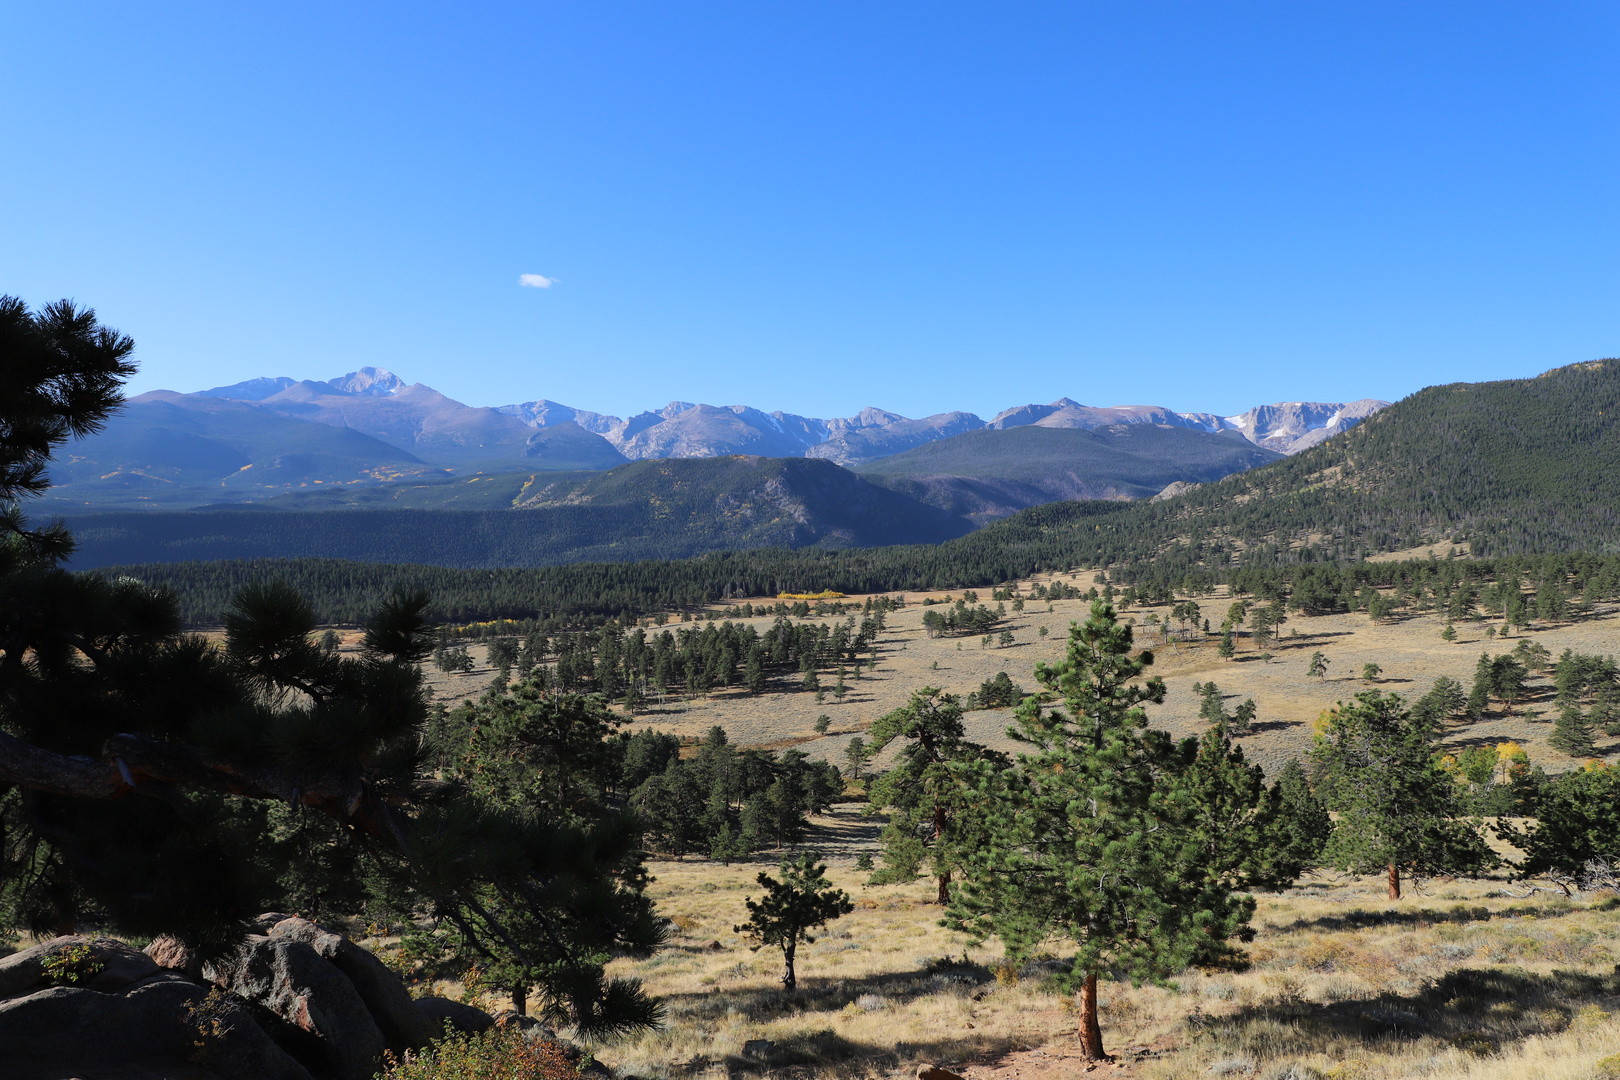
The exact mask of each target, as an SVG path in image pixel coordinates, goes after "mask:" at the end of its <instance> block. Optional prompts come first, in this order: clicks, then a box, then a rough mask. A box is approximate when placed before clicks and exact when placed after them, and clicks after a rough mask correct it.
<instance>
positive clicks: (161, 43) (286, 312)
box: [0, 0, 1620, 416]
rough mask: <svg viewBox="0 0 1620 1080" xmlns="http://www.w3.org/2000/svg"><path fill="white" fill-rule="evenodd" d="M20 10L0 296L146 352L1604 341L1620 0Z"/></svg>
mask: <svg viewBox="0 0 1620 1080" xmlns="http://www.w3.org/2000/svg"><path fill="white" fill-rule="evenodd" d="M6 23H7V29H6V32H5V34H4V35H3V36H0V107H3V109H4V115H5V117H6V124H5V127H6V131H7V140H6V141H7V145H8V150H7V152H6V153H5V154H3V155H0V197H3V199H4V205H5V208H6V209H5V214H4V218H3V220H0V291H4V292H12V293H16V294H18V295H21V296H23V297H24V298H25V299H27V300H29V301H30V302H34V303H39V302H44V301H46V300H50V299H54V298H57V297H60V296H71V297H74V298H76V299H78V300H80V301H81V302H84V303H88V304H91V305H93V306H94V307H96V308H97V309H98V311H99V312H100V313H101V315H102V317H103V318H104V319H105V320H106V321H108V322H110V323H111V324H113V325H115V326H117V327H119V328H120V329H122V330H124V331H126V332H128V333H130V334H132V335H133V336H134V337H135V338H136V340H137V342H138V343H139V346H140V350H139V358H140V361H141V363H142V365H143V367H142V371H141V374H140V375H139V376H138V377H137V378H136V380H135V381H134V383H133V384H132V386H131V390H132V391H136V392H139V391H143V390H149V389H154V388H157V387H166V388H171V389H176V390H186V391H189V390H197V389H202V388H205V387H208V386H212V385H217V384H221V383H227V382H233V381H236V380H238V379H243V378H248V377H251V376H255V375H268V374H287V375H293V376H295V377H304V378H326V377H330V376H332V375H336V374H341V373H342V372H345V371H348V370H352V369H353V368H356V367H359V366H362V365H365V364H378V365H382V366H385V367H388V368H390V369H392V370H394V371H397V372H398V373H400V374H401V375H403V376H405V377H406V378H408V379H411V380H415V381H421V382H425V383H428V384H430V385H432V386H434V387H437V388H438V389H440V390H443V391H444V392H445V393H448V394H450V395H451V396H452V397H456V398H458V399H460V400H463V401H467V402H470V403H473V404H480V405H497V404H504V403H507V402H512V401H522V400H531V399H534V398H538V397H548V398H551V399H553V400H556V401H562V402H565V403H567V404H571V405H575V406H577V407H581V408H591V409H596V410H599V411H604V412H614V413H619V414H621V415H622V414H626V413H630V412H635V411H639V410H641V409H645V408H656V407H658V406H660V405H662V404H663V403H664V402H666V401H668V400H670V399H674V398H681V399H685V400H691V401H704V402H709V403H712V404H732V403H747V404H751V405H756V406H759V407H762V408H766V409H778V408H779V409H786V410H788V411H793V412H800V413H805V414H810V415H819V416H837V415H848V414H850V413H853V412H855V411H856V410H858V409H860V408H861V407H862V406H865V405H877V406H880V407H884V408H889V409H893V410H896V411H899V412H902V413H905V414H907V415H913V416H916V415H925V414H928V413H932V412H936V411H941V410H946V409H957V408H961V409H969V410H972V411H976V412H979V413H980V414H981V415H986V416H988V415H990V414H992V413H994V412H996V411H997V410H999V409H1001V408H1003V407H1006V406H1009V405H1014V404H1021V403H1025V402H1030V401H1047V400H1051V399H1053V398H1056V397H1058V396H1060V395H1065V394H1066V395H1069V396H1071V397H1074V398H1077V399H1079V400H1081V401H1084V402H1086V403H1088V404H1099V405H1108V404H1124V403H1154V404H1163V405H1167V406H1170V407H1172V408H1177V409H1182V410H1192V409H1198V410H1206V409H1207V410H1214V411H1221V412H1235V411H1237V410H1239V409H1243V408H1246V407H1248V406H1250V405H1253V404H1256V403H1259V402H1264V401H1273V400H1297V399H1314V400H1343V399H1347V398H1356V397H1363V396H1374V397H1385V398H1390V399H1394V398H1398V397H1400V396H1403V395H1405V394H1407V393H1410V392H1411V391H1413V390H1416V389H1418V388H1420V387H1422V386H1425V385H1430V384H1433V383H1440V382H1449V381H1454V380H1474V379H1488V378H1500V377H1509V376H1522V375H1531V374H1536V373H1538V372H1540V371H1542V370H1545V369H1546V368H1549V367H1553V366H1557V365H1561V364H1566V363H1573V362H1576V361H1581V360H1587V359H1591V358H1593V357H1598V356H1610V355H1615V354H1617V353H1620V303H1617V299H1620V290H1617V285H1620V259H1617V258H1616V257H1615V252H1616V251H1617V250H1620V244H1617V241H1620V197H1617V196H1620V191H1617V190H1616V189H1617V187H1620V160H1617V158H1620V122H1617V121H1620V110H1617V105H1620V94H1617V87H1620V65H1616V64H1615V62H1614V59H1615V55H1616V46H1617V45H1620V7H1617V6H1616V5H1614V4H1612V3H1605V4H1597V3H1590V4H1588V3H1559V4H1542V3H1520V4H1494V3H1466V4H1463V3H1456V4H1425V3H1411V2H1401V3H1387V4H1380V3H1368V2H1361V0H1358V2H1355V3H1298V2H1290V3H1273V4H1245V3H1231V2H1221V3H1206V2H1199V3H1146V2H1144V3H1130V4H1121V3H1117V2H1110V3H1097V4H1085V3H1060V4H1050V5H1043V4H1005V3H1002V4H989V3H985V4H977V5H965V4H941V3H928V4H883V3H871V2H863V3H848V4H841V3H817V4H805V3H800V4H780V3H773V4H761V3H737V4H670V3H661V4H632V3H613V4H601V3H561V4H550V3H522V4H509V5H507V4H498V3H484V4H442V5H421V4H416V5H412V4H402V3H392V4H376V5H369V6H368V5H360V4H346V3H339V4H332V3H320V4H297V3H285V2H283V3H278V4H275V5H245V4H196V5H186V4H141V3H133V2H121V3H109V4H101V5H97V4H80V3H71V2H62V3H52V4H13V5H9V6H8V8H7V12H6ZM524 274H536V275H541V276H543V277H544V278H546V279H551V280H554V284H552V285H551V286H550V287H549V288H533V287H523V286H521V285H520V284H519V280H520V275H524Z"/></svg>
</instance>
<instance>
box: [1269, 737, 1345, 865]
mask: <svg viewBox="0 0 1620 1080" xmlns="http://www.w3.org/2000/svg"><path fill="white" fill-rule="evenodd" d="M1271 798H1272V801H1273V802H1274V803H1275V804H1276V807H1277V825H1278V829H1279V832H1280V838H1279V840H1278V841H1277V843H1278V845H1279V847H1280V848H1281V854H1280V855H1279V859H1280V860H1282V861H1284V862H1286V863H1287V864H1290V865H1294V866H1298V867H1300V868H1301V870H1310V869H1314V868H1316V867H1318V866H1320V865H1322V863H1321V859H1322V851H1323V849H1324V848H1325V847H1326V846H1327V842H1328V837H1329V836H1330V835H1332V833H1333V819H1332V818H1331V817H1330V816H1329V815H1328V810H1327V807H1326V806H1324V805H1323V804H1322V800H1321V799H1319V798H1317V797H1316V793H1315V792H1313V791H1312V790H1311V785H1310V780H1309V778H1308V777H1307V776H1306V775H1305V768H1304V766H1302V765H1301V764H1300V763H1299V759H1297V758H1289V759H1288V763H1287V764H1286V765H1284V766H1283V769H1282V772H1280V773H1278V774H1277V782H1276V783H1275V784H1273V785H1272V788H1271Z"/></svg>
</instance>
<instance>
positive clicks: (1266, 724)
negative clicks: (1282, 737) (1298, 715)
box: [1244, 720, 1305, 735]
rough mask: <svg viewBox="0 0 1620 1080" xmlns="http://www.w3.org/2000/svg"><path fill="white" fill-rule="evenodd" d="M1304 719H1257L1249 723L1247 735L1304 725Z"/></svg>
mask: <svg viewBox="0 0 1620 1080" xmlns="http://www.w3.org/2000/svg"><path fill="white" fill-rule="evenodd" d="M1304 726H1305V721H1303V720H1256V721H1254V722H1252V723H1251V724H1249V730H1248V731H1246V732H1244V734H1245V735H1261V734H1264V733H1265V732H1267V731H1286V730H1288V729H1289V728H1296V727H1304Z"/></svg>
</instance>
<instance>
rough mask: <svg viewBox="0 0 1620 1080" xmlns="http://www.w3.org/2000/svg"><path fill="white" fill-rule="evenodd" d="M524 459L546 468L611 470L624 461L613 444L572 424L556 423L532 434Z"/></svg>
mask: <svg viewBox="0 0 1620 1080" xmlns="http://www.w3.org/2000/svg"><path fill="white" fill-rule="evenodd" d="M523 459H524V460H525V461H532V462H535V463H537V464H541V465H542V467H543V468H546V469H611V468H614V467H615V466H618V465H623V464H624V460H625V459H624V455H623V454H621V453H619V452H618V451H617V450H615V449H614V448H613V444H612V443H610V442H608V441H607V440H606V439H604V438H602V436H600V435H597V434H595V433H593V432H589V431H586V430H585V429H584V428H582V427H580V426H579V425H578V424H575V423H572V422H568V423H561V424H553V425H552V426H551V427H545V428H541V429H540V430H538V431H536V432H535V433H534V434H532V435H530V436H529V438H528V441H527V442H526V443H525V444H524V447H523Z"/></svg>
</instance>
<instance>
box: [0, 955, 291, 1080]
mask: <svg viewBox="0 0 1620 1080" xmlns="http://www.w3.org/2000/svg"><path fill="white" fill-rule="evenodd" d="M79 944H91V945H92V946H93V948H94V949H95V952H96V954H97V955H107V956H108V959H109V962H108V965H107V967H106V968H104V969H103V971H102V972H101V973H100V975H98V976H96V977H94V978H91V979H88V980H86V981H85V983H84V985H83V986H82V987H81V986H76V985H75V986H43V985H41V983H39V982H36V983H35V984H33V986H32V988H31V989H30V991H29V992H25V993H23V994H21V995H19V996H13V997H9V998H6V999H5V1000H0V1063H3V1068H0V1073H3V1074H4V1075H5V1077H6V1078H7V1080H61V1078H63V1077H69V1076H81V1077H90V1076H93V1077H96V1078H98V1080H311V1076H310V1073H309V1071H308V1070H306V1069H305V1068H304V1067H303V1066H302V1065H300V1064H299V1063H298V1062H297V1061H296V1060H294V1059H293V1058H292V1057H291V1056H290V1055H289V1054H287V1053H286V1051H284V1050H282V1049H281V1048H280V1047H279V1046H277V1045H276V1044H275V1043H274V1042H273V1041H272V1040H271V1039H270V1037H269V1036H268V1035H266V1034H265V1033H264V1030H263V1029H262V1028H261V1027H260V1026H259V1025H258V1024H257V1023H255V1022H254V1020H253V1018H252V1016H251V1015H250V1014H249V1012H248V1010H247V1009H246V1008H244V1007H242V1006H241V1005H239V1004H236V1003H234V1002H231V1001H230V1000H229V999H224V998H218V997H216V998H215V999H209V997H208V992H207V991H206V990H205V989H204V988H203V987H201V986H198V985H197V984H196V983H193V982H191V981H190V980H188V979H186V978H185V977H184V976H182V975H178V974H175V973H173V972H168V971H160V970H158V968H157V965H156V964H155V963H154V962H153V961H152V960H151V958H149V957H146V956H144V955H142V954H141V953H139V952H137V951H135V950H134V949H128V948H127V947H125V946H118V948H117V949H116V950H110V949H107V948H106V947H105V946H106V945H108V944H111V945H117V943H116V942H112V943H104V942H101V941H96V942H92V943H86V942H85V939H83V938H77V937H69V938H58V939H56V940H55V941H51V942H47V943H45V944H44V945H40V946H36V947H35V948H33V949H28V950H25V951H24V952H21V953H17V954H16V955H14V956H10V957H7V958H6V959H5V960H4V961H0V964H4V965H5V970H6V971H8V972H10V973H12V978H13V979H14V980H15V979H18V978H20V976H19V975H18V973H20V972H25V971H28V970H30V969H35V968H36V967H37V968H38V970H40V971H41V979H42V980H43V977H44V976H43V963H42V962H43V961H44V960H48V959H50V958H51V957H52V956H53V955H57V954H60V953H61V952H62V950H63V949H65V948H67V947H70V946H75V945H79ZM132 957H141V959H142V960H144V961H146V965H145V966H146V967H147V968H149V969H150V972H151V973H150V974H148V975H147V977H145V978H143V979H140V980H137V981H135V982H123V981H122V980H124V979H126V978H128V977H129V976H131V975H133V974H134V973H135V972H136V971H138V970H139V969H140V968H141V965H140V963H139V961H135V960H133V959H132ZM103 975H104V976H107V978H101V976H103ZM98 979H100V982H99V983H98V982H97V980H98ZM6 985H7V986H14V985H16V983H15V981H13V982H10V983H7V984H6Z"/></svg>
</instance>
